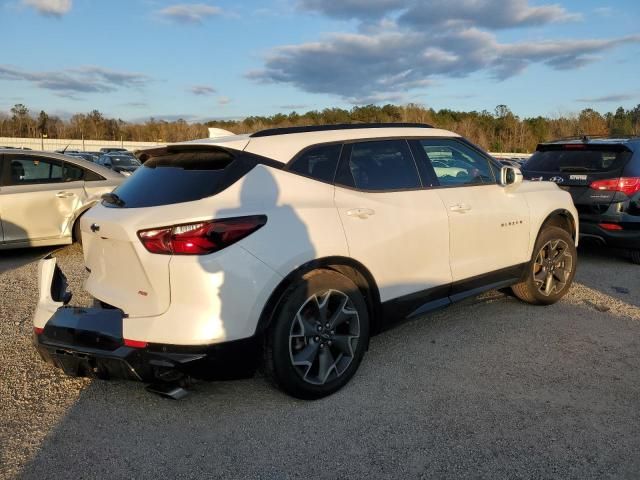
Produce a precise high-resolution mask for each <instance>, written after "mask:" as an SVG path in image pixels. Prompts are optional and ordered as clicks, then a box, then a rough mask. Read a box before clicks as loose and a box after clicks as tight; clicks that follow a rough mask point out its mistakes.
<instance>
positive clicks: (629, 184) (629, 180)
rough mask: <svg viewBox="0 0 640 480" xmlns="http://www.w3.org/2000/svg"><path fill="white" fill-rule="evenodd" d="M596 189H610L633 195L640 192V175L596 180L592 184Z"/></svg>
mask: <svg viewBox="0 0 640 480" xmlns="http://www.w3.org/2000/svg"><path fill="white" fill-rule="evenodd" d="M590 187H591V188H593V189H594V190H610V191H614V192H622V193H625V194H627V195H628V196H632V195H633V194H635V193H636V192H640V177H622V178H612V179H610V180H596V181H595V182H592V183H591V185H590Z"/></svg>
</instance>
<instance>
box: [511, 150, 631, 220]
mask: <svg viewBox="0 0 640 480" xmlns="http://www.w3.org/2000/svg"><path fill="white" fill-rule="evenodd" d="M631 156H632V152H631V151H630V150H629V149H628V148H627V147H626V146H624V145H619V144H589V143H566V144H547V145H544V144H543V145H539V146H538V149H537V151H536V153H534V154H533V155H532V156H531V158H530V159H529V160H528V161H527V162H526V163H525V165H524V166H523V168H522V171H523V174H524V178H525V179H527V180H540V181H551V182H555V183H556V184H557V185H558V186H559V187H560V188H562V189H563V190H566V191H568V192H569V193H570V194H571V197H572V198H573V203H574V204H575V205H576V207H577V209H578V211H579V212H580V213H583V214H587V215H588V214H601V213H604V212H606V211H607V210H608V208H609V206H610V205H611V203H612V202H616V201H621V199H622V200H623V198H621V197H624V194H621V193H620V192H615V191H611V190H598V189H594V188H591V185H592V183H593V182H596V181H598V180H609V179H617V178H620V177H621V176H622V172H623V170H624V166H625V165H626V164H627V162H628V161H629V159H630V158H631ZM618 197H620V198H618Z"/></svg>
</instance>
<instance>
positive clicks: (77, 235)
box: [71, 214, 84, 245]
mask: <svg viewBox="0 0 640 480" xmlns="http://www.w3.org/2000/svg"><path fill="white" fill-rule="evenodd" d="M83 215H84V214H83ZM81 218H82V215H80V216H79V217H78V218H76V221H75V222H74V223H73V230H72V233H71V234H72V235H73V237H72V238H73V241H74V242H78V245H82V233H81V232H80V219H81Z"/></svg>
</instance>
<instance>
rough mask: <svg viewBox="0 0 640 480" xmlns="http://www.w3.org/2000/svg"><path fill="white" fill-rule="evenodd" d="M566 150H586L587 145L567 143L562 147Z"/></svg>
mask: <svg viewBox="0 0 640 480" xmlns="http://www.w3.org/2000/svg"><path fill="white" fill-rule="evenodd" d="M562 147H563V148H564V149H565V150H584V149H585V148H586V146H585V145H583V144H581V143H567V144H566V145H563V146H562Z"/></svg>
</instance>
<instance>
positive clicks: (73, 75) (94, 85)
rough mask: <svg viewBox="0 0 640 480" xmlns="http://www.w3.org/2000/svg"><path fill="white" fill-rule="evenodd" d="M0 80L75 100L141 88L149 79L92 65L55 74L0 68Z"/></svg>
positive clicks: (0, 66)
mask: <svg viewBox="0 0 640 480" xmlns="http://www.w3.org/2000/svg"><path fill="white" fill-rule="evenodd" d="M0 79H4V80H14V81H25V82H29V83H31V84H33V85H35V86H36V87H38V88H42V89H45V90H51V91H53V92H55V93H56V94H57V95H58V96H63V97H67V98H77V97H76V96H75V95H76V94H78V93H105V92H113V91H116V90H118V88H134V87H142V86H144V85H146V83H147V82H149V81H150V78H149V77H148V76H146V75H143V74H141V73H131V72H123V71H120V70H118V71H115V70H109V69H107V68H102V67H97V66H93V65H88V66H83V67H77V68H69V69H66V70H58V71H40V72H34V71H28V70H23V69H21V68H18V67H14V66H12V65H2V64H0Z"/></svg>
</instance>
